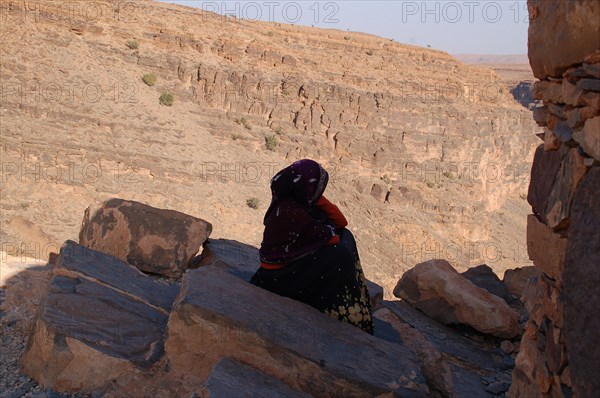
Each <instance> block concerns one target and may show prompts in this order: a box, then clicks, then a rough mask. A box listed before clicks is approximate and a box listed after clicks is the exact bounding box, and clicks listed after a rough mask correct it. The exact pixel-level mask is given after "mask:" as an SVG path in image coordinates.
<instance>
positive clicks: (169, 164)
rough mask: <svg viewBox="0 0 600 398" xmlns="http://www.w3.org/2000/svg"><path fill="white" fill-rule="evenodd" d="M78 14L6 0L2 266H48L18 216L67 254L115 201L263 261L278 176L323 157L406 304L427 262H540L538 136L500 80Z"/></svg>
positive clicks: (261, 26)
mask: <svg viewBox="0 0 600 398" xmlns="http://www.w3.org/2000/svg"><path fill="white" fill-rule="evenodd" d="M62 4H65V3H62V2H52V1H49V2H46V1H44V2H39V1H19V2H16V1H8V0H0V6H1V7H2V8H1V12H2V24H1V26H0V28H1V29H2V32H3V36H2V37H3V40H2V42H1V43H0V55H1V57H2V63H1V64H0V71H1V79H2V96H1V107H2V125H1V126H0V137H1V152H2V179H3V192H2V194H3V195H2V200H1V202H2V204H1V207H2V210H3V212H2V216H1V218H2V220H1V223H2V226H3V228H2V231H1V232H0V239H1V240H2V242H3V246H4V248H5V250H6V251H10V250H9V249H11V248H14V247H15V246H18V247H19V248H20V249H19V250H20V251H21V252H28V256H29V257H39V256H40V255H39V252H40V251H41V252H43V253H45V252H47V251H48V250H46V247H45V244H42V243H41V242H36V243H37V246H39V247H40V249H41V250H35V249H33V248H32V246H31V245H29V246H27V247H24V248H23V247H22V246H23V245H22V243H23V242H26V241H27V231H20V232H19V231H17V232H15V231H14V230H13V229H11V227H10V225H16V224H15V223H14V222H13V221H14V219H15V218H16V217H21V218H22V219H23V220H26V221H28V222H32V223H34V224H35V225H37V226H39V227H41V229H42V230H43V232H45V233H47V234H48V235H50V236H51V237H52V238H53V239H54V240H55V241H57V242H59V243H60V242H64V241H65V240H66V239H73V238H74V237H76V236H77V233H78V230H79V226H80V219H81V215H82V214H83V211H84V210H85V208H87V207H88V205H89V204H90V203H94V202H98V201H102V200H106V199H109V198H111V197H115V196H118V197H123V198H127V199H131V200H137V201H141V202H144V203H148V204H151V205H153V206H156V207H160V208H170V209H179V210H181V211H183V212H186V213H187V214H191V215H195V216H198V217H200V218H203V219H206V220H210V221H212V222H215V225H217V224H218V225H219V227H217V229H216V230H215V231H213V236H215V237H227V238H229V239H237V240H240V241H243V242H246V243H248V244H252V245H258V244H260V241H261V237H262V216H263V215H264V210H265V209H266V205H267V204H268V203H269V201H270V190H269V179H270V177H272V176H273V175H274V173H275V172H276V171H277V170H278V169H280V168H283V167H285V166H286V165H287V164H289V163H290V162H291V161H293V160H296V159H298V158H302V157H311V158H314V159H315V160H318V161H320V162H322V163H323V164H324V166H325V167H326V168H327V170H328V171H329V172H330V176H331V180H330V181H331V183H330V186H329V187H328V188H327V195H328V196H329V197H330V199H332V200H333V201H334V202H335V203H338V204H339V205H340V206H341V208H342V209H343V211H344V212H345V214H346V215H347V216H348V218H349V220H350V226H351V228H352V229H353V230H354V231H355V232H356V236H357V239H358V242H359V245H360V247H361V254H362V258H363V260H364V261H363V263H364V266H365V269H366V272H367V273H368V274H369V275H370V276H371V277H372V278H373V279H376V280H378V281H380V282H381V283H383V284H384V285H385V286H386V287H388V288H390V290H391V288H393V286H394V285H395V283H396V282H397V280H398V278H399V277H400V275H402V273H403V271H404V270H406V269H409V268H411V267H412V266H414V264H417V263H419V262H422V261H425V260H427V259H430V258H447V259H449V260H453V261H454V262H455V263H456V264H459V266H461V267H463V268H466V267H468V266H470V265H479V264H481V263H484V262H485V263H487V264H488V265H490V267H492V268H494V270H495V271H496V272H497V273H498V274H500V275H501V273H502V272H503V271H504V270H505V269H507V268H514V267H515V266H517V265H525V264H526V263H527V262H528V261H527V258H526V257H527V256H526V249H525V247H524V241H525V239H524V235H525V234H524V222H523V215H524V214H526V212H527V207H528V206H527V203H526V201H525V200H524V198H525V195H526V190H527V180H528V178H529V169H530V167H531V161H532V159H533V153H534V150H535V144H536V140H537V138H536V137H535V133H536V132H539V128H538V127H537V126H536V125H535V122H534V121H533V120H531V113H530V112H529V111H528V110H527V109H525V108H523V107H522V106H521V105H519V104H518V103H517V102H516V101H514V99H513V97H512V95H511V94H510V92H509V90H508V89H507V88H506V86H505V84H504V82H503V81H502V80H501V79H499V77H498V75H497V74H496V73H495V72H494V71H492V70H490V69H485V68H481V67H475V66H469V65H464V64H462V63H460V62H459V61H457V60H456V59H454V58H453V57H451V56H450V55H448V54H447V53H444V52H442V51H438V50H433V49H429V48H420V47H416V46H410V45H404V44H400V43H396V42H394V41H393V40H390V39H386V38H382V37H376V36H372V35H367V34H362V33H355V32H347V31H341V30H336V29H317V28H311V27H302V26H296V25H283V24H276V23H267V22H257V21H251V20H242V19H236V18H230V17H225V16H222V15H217V14H214V13H210V12H205V11H202V10H198V9H193V8H189V7H183V6H178V5H173V4H167V3H160V2H152V1H139V2H137V1H136V2H126V3H124V2H119V1H97V2H86V3H73V4H72V6H73V7H74V8H73V9H71V8H68V7H66V8H65V7H61V5H62ZM69 4H70V3H69ZM146 74H154V76H155V77H156V81H155V82H154V84H153V85H148V84H146V83H144V81H143V80H142V77H143V76H144V75H146ZM166 93H171V94H172V95H173V96H174V103H173V105H172V106H163V105H161V104H160V103H159V98H160V96H161V95H162V94H166ZM267 139H269V140H270V142H275V143H277V145H273V146H271V147H267V145H266V140H267ZM65 195H67V197H68V200H67V201H66V200H65ZM249 198H257V199H259V201H260V203H261V204H262V205H261V206H259V207H258V211H257V210H254V209H251V208H249V207H248V206H247V205H246V201H247V200H248V199H249ZM65 203H66V204H65ZM57 220H60V222H59V221H57ZM5 226H6V227H5ZM2 234H7V235H2ZM17 235H19V236H17ZM53 250H54V251H57V248H56V247H54V248H53ZM32 252H33V253H32ZM463 270H464V269H463ZM384 279H385V281H384Z"/></svg>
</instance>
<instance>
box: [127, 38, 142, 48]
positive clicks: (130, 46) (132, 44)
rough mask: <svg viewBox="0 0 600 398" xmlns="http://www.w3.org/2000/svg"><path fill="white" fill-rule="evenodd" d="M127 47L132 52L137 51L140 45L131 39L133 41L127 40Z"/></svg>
mask: <svg viewBox="0 0 600 398" xmlns="http://www.w3.org/2000/svg"><path fill="white" fill-rule="evenodd" d="M127 47H129V48H130V49H132V50H137V49H138V48H139V47H140V44H139V43H138V41H137V40H135V39H133V40H128V41H127Z"/></svg>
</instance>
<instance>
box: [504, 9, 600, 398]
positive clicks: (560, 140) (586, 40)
mask: <svg viewBox="0 0 600 398" xmlns="http://www.w3.org/2000/svg"><path fill="white" fill-rule="evenodd" d="M528 7H529V10H530V20H531V23H530V28H529V59H530V62H531V65H532V68H533V71H534V73H535V75H536V77H537V78H539V79H540V80H539V81H538V82H536V84H535V87H536V88H535V90H534V91H535V93H536V96H537V98H538V99H541V100H543V101H544V107H543V108H540V109H539V110H538V111H536V113H535V115H534V116H535V119H536V121H537V122H538V124H540V125H541V126H544V127H545V129H546V131H545V135H544V144H543V145H541V146H540V147H539V148H538V150H537V153H536V156H535V159H534V164H533V168H532V178H531V184H530V188H529V193H530V195H529V197H528V199H529V203H530V204H531V207H532V210H533V213H534V214H532V215H530V216H529V218H528V228H527V247H528V252H529V255H530V258H531V259H532V260H533V262H534V264H535V266H536V268H537V269H538V270H539V271H540V272H541V275H540V276H539V277H538V279H537V281H536V282H535V285H532V286H529V287H528V288H526V289H525V293H524V295H523V301H524V303H525V305H526V306H527V308H528V309H529V312H530V320H529V322H528V324H527V327H526V331H525V334H524V336H523V340H522V341H521V350H520V352H519V354H518V356H517V360H516V368H515V370H514V373H513V384H512V386H511V389H510V393H509V396H510V397H513V398H518V397H524V396H526V397H557V398H563V397H565V398H566V397H575V398H585V397H592V396H595V395H597V393H598V391H600V378H598V363H600V348H599V346H598V343H597V341H598V330H599V329H600V323H599V322H600V321H599V318H598V316H597V314H598V305H599V297H600V296H599V294H598V286H599V284H600V278H599V276H600V272H599V270H600V268H599V266H600V244H599V242H600V236H599V232H598V231H600V213H599V212H600V202H598V198H599V197H600V188H599V187H600V180H599V178H600V167H599V166H600V163H599V162H600V128H599V127H600V126H599V123H600V116H598V115H600V74H599V73H598V71H599V70H600V26H599V25H598V24H597V23H596V22H594V21H597V20H598V19H600V3H598V2H594V1H573V2H547V1H538V0H529V2H528Z"/></svg>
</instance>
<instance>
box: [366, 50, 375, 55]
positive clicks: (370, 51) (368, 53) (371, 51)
mask: <svg viewBox="0 0 600 398" xmlns="http://www.w3.org/2000/svg"><path fill="white" fill-rule="evenodd" d="M366 52H367V55H373V54H374V53H373V50H367V51H366Z"/></svg>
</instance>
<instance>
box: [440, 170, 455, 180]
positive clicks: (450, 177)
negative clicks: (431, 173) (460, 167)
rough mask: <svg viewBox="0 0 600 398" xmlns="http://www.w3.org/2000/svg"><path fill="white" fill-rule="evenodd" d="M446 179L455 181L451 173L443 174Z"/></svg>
mask: <svg viewBox="0 0 600 398" xmlns="http://www.w3.org/2000/svg"><path fill="white" fill-rule="evenodd" d="M442 175H443V176H444V177H446V178H448V179H449V180H453V179H454V174H452V173H451V172H450V171H446V172H445V173H443V174H442Z"/></svg>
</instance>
